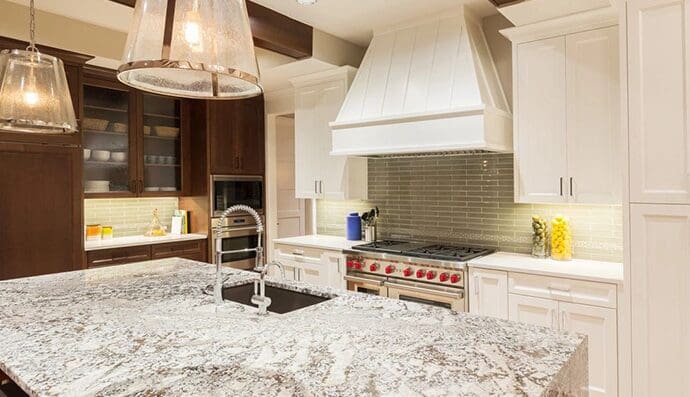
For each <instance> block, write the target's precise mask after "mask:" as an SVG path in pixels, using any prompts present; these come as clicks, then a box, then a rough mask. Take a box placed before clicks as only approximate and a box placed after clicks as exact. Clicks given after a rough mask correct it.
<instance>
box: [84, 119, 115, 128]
mask: <svg viewBox="0 0 690 397" xmlns="http://www.w3.org/2000/svg"><path fill="white" fill-rule="evenodd" d="M108 123H109V121H108V120H103V119H92V118H88V117H85V118H84V120H82V122H81V126H82V128H84V129H87V130H95V131H105V130H106V128H108Z"/></svg>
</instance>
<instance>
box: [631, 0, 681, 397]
mask: <svg viewBox="0 0 690 397" xmlns="http://www.w3.org/2000/svg"><path fill="white" fill-rule="evenodd" d="M663 11H664V9H663V8H662V9H660V10H658V12H663ZM630 207H631V208H630V212H631V214H630V229H631V235H630V248H631V252H630V291H631V302H630V307H631V319H632V335H631V338H632V358H633V363H632V382H633V394H634V395H635V396H685V397H687V396H690V378H689V377H688V368H690V338H688V334H689V333H690V310H688V308H689V307H690V206H678V205H649V204H632V205H631V206H630Z"/></svg>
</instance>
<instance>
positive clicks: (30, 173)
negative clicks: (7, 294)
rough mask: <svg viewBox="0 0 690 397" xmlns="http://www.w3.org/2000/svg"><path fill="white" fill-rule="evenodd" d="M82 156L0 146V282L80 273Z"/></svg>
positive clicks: (75, 150) (58, 149) (56, 149)
mask: <svg viewBox="0 0 690 397" xmlns="http://www.w3.org/2000/svg"><path fill="white" fill-rule="evenodd" d="M81 164H82V151H81V149H80V148H79V147H64V146H49V145H37V144H26V143H0V279H11V278H18V277H28V276H34V275H39V274H48V273H57V272H64V271H69V270H77V269H81V268H82V249H83V235H82V194H81V183H80V181H81Z"/></svg>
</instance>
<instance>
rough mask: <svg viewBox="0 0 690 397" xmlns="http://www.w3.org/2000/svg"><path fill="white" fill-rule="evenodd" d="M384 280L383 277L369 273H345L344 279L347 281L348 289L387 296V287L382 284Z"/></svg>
mask: <svg viewBox="0 0 690 397" xmlns="http://www.w3.org/2000/svg"><path fill="white" fill-rule="evenodd" d="M385 280H386V279H385V278H384V277H376V276H370V275H366V276H364V275H355V274H347V275H345V281H347V289H348V290H349V291H355V292H361V293H363V294H370V295H379V296H388V288H386V287H385V286H384V285H383V283H384V281H385Z"/></svg>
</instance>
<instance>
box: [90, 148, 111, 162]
mask: <svg viewBox="0 0 690 397" xmlns="http://www.w3.org/2000/svg"><path fill="white" fill-rule="evenodd" d="M91 158H93V159H94V160H95V161H108V160H110V151H108V150H92V151H91Z"/></svg>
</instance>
